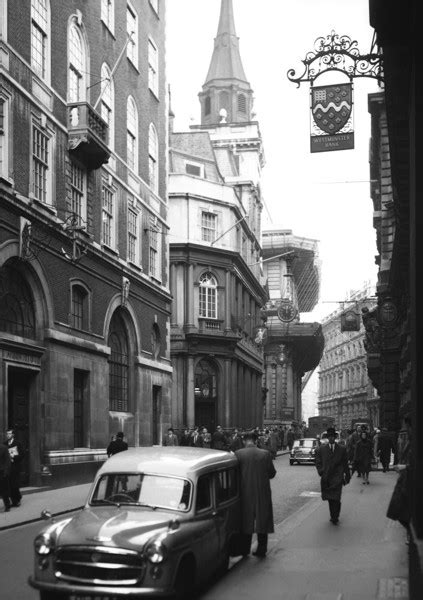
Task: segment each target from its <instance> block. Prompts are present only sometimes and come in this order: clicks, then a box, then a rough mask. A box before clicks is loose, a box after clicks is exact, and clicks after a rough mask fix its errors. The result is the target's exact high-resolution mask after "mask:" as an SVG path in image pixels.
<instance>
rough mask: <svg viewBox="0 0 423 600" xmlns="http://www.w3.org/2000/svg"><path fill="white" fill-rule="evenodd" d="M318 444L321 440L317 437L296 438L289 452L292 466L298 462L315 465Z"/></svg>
mask: <svg viewBox="0 0 423 600" xmlns="http://www.w3.org/2000/svg"><path fill="white" fill-rule="evenodd" d="M318 446H319V440H318V439H317V438H303V439H301V440H295V441H294V444H293V446H292V450H291V452H290V453H289V464H290V465H291V466H292V465H293V464H294V463H298V464H299V465H300V464H303V463H306V464H310V465H314V464H315V459H316V450H317V448H318Z"/></svg>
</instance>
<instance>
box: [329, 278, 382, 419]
mask: <svg viewBox="0 0 423 600" xmlns="http://www.w3.org/2000/svg"><path fill="white" fill-rule="evenodd" d="M345 300H346V302H345V304H344V305H342V304H341V305H340V306H339V307H338V308H337V309H336V310H335V311H334V312H333V313H331V314H330V315H328V316H327V317H326V318H325V319H324V320H323V322H322V328H323V335H324V338H325V347H324V350H323V356H322V360H321V361H320V367H319V402H318V407H319V415H321V416H327V417H334V418H335V423H336V425H337V427H338V428H339V429H349V428H350V427H351V425H352V422H353V421H354V420H361V419H366V420H367V419H368V420H369V421H370V423H371V424H372V426H373V427H377V426H379V422H380V413H379V397H378V393H377V390H376V389H375V388H374V387H373V385H372V382H371V380H370V378H369V376H368V373H367V354H366V330H365V328H364V325H363V320H362V314H363V313H362V311H363V310H364V312H365V313H366V312H367V311H371V310H372V309H373V308H374V307H375V306H376V300H375V297H374V288H372V287H371V286H370V285H367V286H365V287H364V288H363V289H362V290H360V291H357V292H353V293H352V294H351V295H350V297H348V298H346V299H345ZM348 314H351V315H353V316H354V315H356V316H357V321H356V322H357V323H358V330H356V331H355V330H353V329H352V327H351V330H350V331H348V328H349V326H348V321H347V320H345V316H348ZM343 324H344V325H343ZM342 325H343V326H344V327H346V328H347V330H345V331H342V330H341V327H342Z"/></svg>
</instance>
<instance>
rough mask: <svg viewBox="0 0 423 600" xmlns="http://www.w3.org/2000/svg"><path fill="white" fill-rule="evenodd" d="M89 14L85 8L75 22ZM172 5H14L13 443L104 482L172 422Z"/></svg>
mask: <svg viewBox="0 0 423 600" xmlns="http://www.w3.org/2000/svg"><path fill="white" fill-rule="evenodd" d="M76 7H78V8H76ZM164 44H165V3H164V2H162V1H161V0H156V1H155V2H153V1H152V0H150V1H149V0H131V1H128V2H123V1H122V0H119V1H118V0H116V1H113V0H87V1H85V2H80V3H74V2H66V1H65V0H54V1H50V0H31V2H29V1H28V2H20V3H19V6H17V3H16V2H14V1H13V0H1V2H0V431H4V430H5V429H6V428H7V427H14V428H15V429H16V430H17V436H18V438H19V439H20V440H21V441H22V442H23V444H24V446H25V448H26V449H27V451H28V452H27V453H26V455H25V465H24V473H23V481H22V483H23V484H28V483H30V484H39V483H40V482H41V480H42V477H43V474H49V473H51V474H52V476H49V479H48V483H49V484H53V485H55V484H59V483H67V484H70V483H72V482H73V481H81V480H84V479H85V478H91V474H92V473H93V472H94V471H95V470H97V468H98V461H101V460H103V459H104V458H105V448H106V446H107V444H108V443H109V441H110V436H111V435H112V434H114V433H116V431H118V430H123V431H124V433H125V436H126V439H127V441H128V443H129V445H131V446H139V445H144V444H151V443H154V442H157V441H158V440H160V439H161V428H162V424H163V423H164V425H165V427H166V426H168V423H169V421H168V419H169V415H170V408H169V402H170V389H171V375H172V369H171V365H170V346H169V330H168V323H169V316H170V303H171V296H170V292H169V282H168V268H167V265H168V253H167V247H166V239H167V237H166V236H167V230H168V225H167V85H166V81H165V45H164Z"/></svg>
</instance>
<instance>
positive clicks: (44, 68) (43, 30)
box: [30, 0, 51, 85]
mask: <svg viewBox="0 0 423 600" xmlns="http://www.w3.org/2000/svg"><path fill="white" fill-rule="evenodd" d="M43 2H44V7H45V12H46V18H45V21H44V23H42V18H41V16H38V15H40V11H36V7H35V4H37V5H40V4H41V3H43ZM34 28H35V29H36V30H37V31H38V32H40V34H41V36H42V40H43V44H42V48H43V50H42V52H41V53H40V54H41V72H40V69H39V68H37V63H36V62H35V57H34V44H33V31H34ZM30 39H31V42H30V63H31V68H32V70H33V71H34V72H35V73H36V75H37V76H38V77H40V79H42V80H43V81H45V82H46V83H47V84H48V85H49V84H50V78H51V58H50V57H51V8H50V0H31V34H30Z"/></svg>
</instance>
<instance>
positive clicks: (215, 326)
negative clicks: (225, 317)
mask: <svg viewBox="0 0 423 600" xmlns="http://www.w3.org/2000/svg"><path fill="white" fill-rule="evenodd" d="M222 323H223V321H222V320H220V319H207V318H201V317H199V319H198V330H199V332H200V333H215V332H217V331H222Z"/></svg>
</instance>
